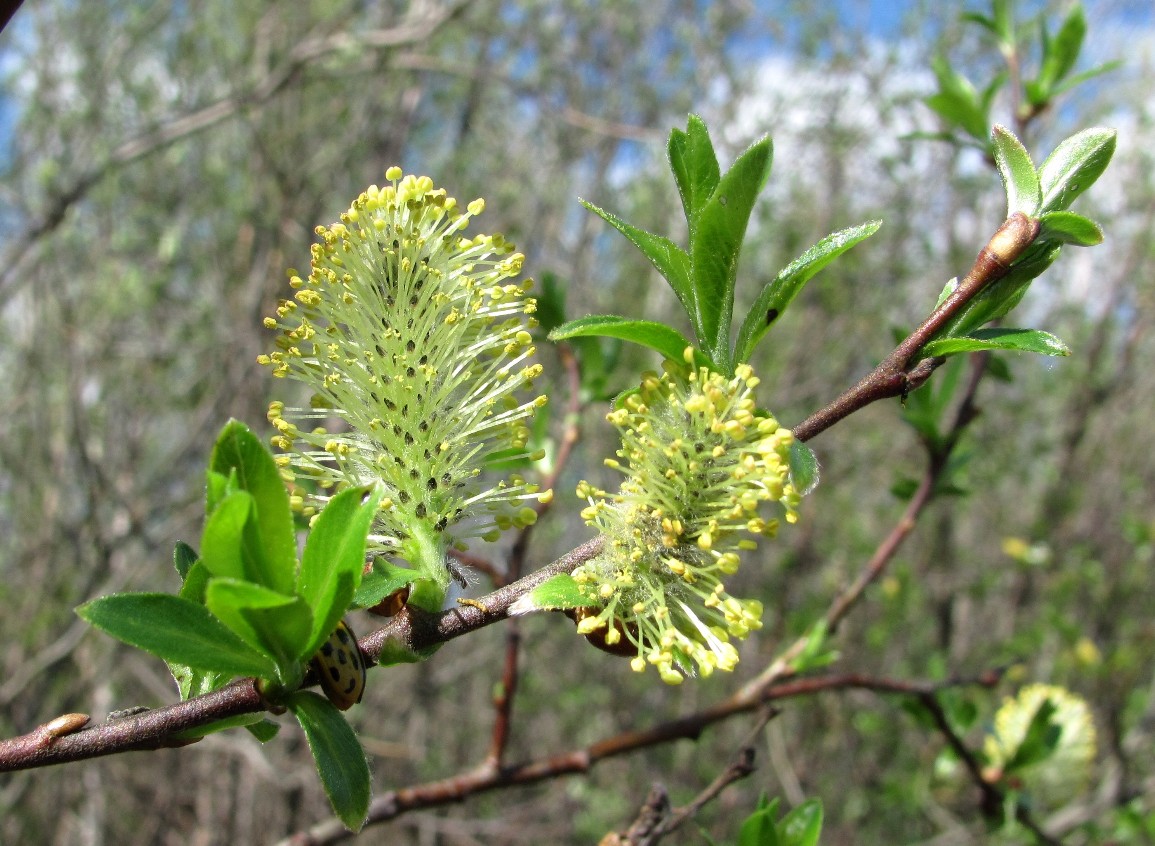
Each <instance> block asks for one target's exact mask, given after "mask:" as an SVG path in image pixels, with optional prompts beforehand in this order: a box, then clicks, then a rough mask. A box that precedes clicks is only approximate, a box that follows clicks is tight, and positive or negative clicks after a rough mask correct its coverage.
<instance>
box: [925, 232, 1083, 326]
mask: <svg viewBox="0 0 1155 846" xmlns="http://www.w3.org/2000/svg"><path fill="white" fill-rule="evenodd" d="M1061 250H1062V244H1057V243H1055V242H1053V241H1047V242H1040V241H1038V240H1037V239H1036V241H1035V242H1034V243H1033V244H1032V245H1031V246H1030V247H1028V248H1027V251H1026V252H1025V253H1024V254H1023V255H1022V256H1020V257H1019V259H1018V260H1017V261H1016V262H1015V263H1014V264H1013V265H1011V269H1010V272H1008V273H1007V275H1006V276H1004V277H1003V278H1002V279H999V280H998V281H997V282H995V283H993V284H991V285H988V286H987V287H986V288H985V289H984V290H982V291H980V292H979V294H978V296H976V297H975V298H974V299H973V300H971V301H970V302H969V303H967V305H966V307H965V308H964V309H963V310H962V311H961V312H960V313H959V314H958V315H957V316H955V317H954V318H952V319H951V320H949V321H948V322H947V324H946V325H945V326H944V327H943V328H942V329H941V330H939V332H938V333H937V336H936V338H933V339H932V341H933V340H937V339H938V338H950V337H960V336H964V335H968V334H970V333H971V332H973V331H974V330H976V329H978V328H980V327H982V326H983V325H984V324H987V323H990V322H991V321H992V320H998V319H999V318H1000V317H1002V316H1004V315H1005V314H1007V313H1008V312H1009V311H1010V310H1011V309H1012V308H1014V307H1015V306H1016V305H1018V304H1019V301H1020V300H1021V299H1022V298H1023V295H1024V294H1025V293H1026V292H1027V288H1029V287H1030V285H1031V281H1032V280H1034V278H1035V277H1036V276H1038V275H1039V274H1040V273H1042V272H1043V271H1044V270H1046V269H1047V268H1048V267H1050V266H1051V264H1052V263H1053V262H1054V261H1055V259H1056V258H1058V257H1059V252H1060V251H1061Z"/></svg>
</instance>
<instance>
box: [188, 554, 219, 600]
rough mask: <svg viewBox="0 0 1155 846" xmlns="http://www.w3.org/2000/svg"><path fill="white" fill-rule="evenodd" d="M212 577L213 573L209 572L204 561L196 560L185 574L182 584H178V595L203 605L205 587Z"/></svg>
mask: <svg viewBox="0 0 1155 846" xmlns="http://www.w3.org/2000/svg"><path fill="white" fill-rule="evenodd" d="M212 577H213V574H212V573H210V572H209V568H208V567H206V566H205V562H203V561H197V562H196V563H195V564H193V566H192V568H191V569H190V570H189V571H188V575H187V576H185V580H184V584H183V585H181V586H180V597H181V598H182V599H191V600H192V601H193V602H197V603H200V604H201V605H204V604H205V588H207V587H208V584H209V579H211V578H212Z"/></svg>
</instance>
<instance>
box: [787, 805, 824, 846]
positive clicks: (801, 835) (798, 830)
mask: <svg viewBox="0 0 1155 846" xmlns="http://www.w3.org/2000/svg"><path fill="white" fill-rule="evenodd" d="M821 834H822V803H821V802H819V801H818V800H817V799H809V800H807V801H806V802H803V803H802V804H801V805H799V806H798V807H797V808H795V809H794V810H792V811H791V812H790V813H788V814H787V815H786V816H784V817H783V818H782V821H781V822H780V823H778V842H779V843H781V844H782V846H817V843H818V837H819V835H821Z"/></svg>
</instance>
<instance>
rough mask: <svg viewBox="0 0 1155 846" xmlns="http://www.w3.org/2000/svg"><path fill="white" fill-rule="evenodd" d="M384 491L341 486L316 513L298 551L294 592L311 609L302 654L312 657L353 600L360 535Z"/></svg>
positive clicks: (361, 563)
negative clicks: (299, 555) (307, 636)
mask: <svg viewBox="0 0 1155 846" xmlns="http://www.w3.org/2000/svg"><path fill="white" fill-rule="evenodd" d="M383 496H384V489H383V488H380V487H374V488H368V489H366V488H346V489H345V490H343V491H341V492H340V493H338V494H337V495H336V496H334V497H333V498H332V499H331V500H329V504H328V505H326V506H325V508H324V510H323V511H322V512H321V513H320V514H319V515H318V516H317V520H316V522H314V523H313V528H312V529H311V530H310V531H309V537H308V539H307V540H306V541H305V550H304V552H303V553H302V554H301V576H300V579H299V581H298V583H297V593H298V594H299V595H300V596H301V597H302V598H303V599H304V600H305V602H307V603H308V605H309V607H310V608H311V609H312V623H313V626H312V630H311V632H310V635H309V641H308V646H306V647H305V649H304V653H303V654H305V655H312V654H313V653H314V652H316V651H317V650H318V649H320V647H321V644H322V643H323V642H324V641H325V638H327V637H328V636H329V633H330V632H332V631H333V629H334V628H336V626H337V621H338V620H340V619H341V617H343V616H344V614H345V611H346V610H348V608H349V603H350V602H352V601H353V594H354V593H355V592H356V590H357V587H358V586H359V585H360V584H361V573H362V571H363V570H364V568H365V538H366V536H367V535H368V534H369V526H370V525H371V523H372V522H373V517H374V516H376V514H377V507H378V506H379V505H380V504H381V498H382V497H383Z"/></svg>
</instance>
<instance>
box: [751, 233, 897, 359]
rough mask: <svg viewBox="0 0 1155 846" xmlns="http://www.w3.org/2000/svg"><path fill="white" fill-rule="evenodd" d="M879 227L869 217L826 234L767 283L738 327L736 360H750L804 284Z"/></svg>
mask: <svg viewBox="0 0 1155 846" xmlns="http://www.w3.org/2000/svg"><path fill="white" fill-rule="evenodd" d="M880 226H882V221H881V220H872V221H870V222H868V223H863V224H861V225H859V226H851V227H850V228H848V229H843V230H841V231H839V232H834V233H832V234H830V235H827V236H826V237H825V238H823V239H822V240H821V241H819V242H818V243H817V244H815V245H814V246H813V247H811V248H810V249H808V250H807V251H806V252H804V253H803V254H802V255H800V256H799V257H798V258H796V259H794V261H792V262H790V264H788V265H786V267H784V268H783V269H782V270H781V271H779V273H778V275H777V276H776V277H774V279H773V280H772V281H771V282H768V283H766V285H764V286H763V287H762V290H761V291H760V292H759V293H758V297H757V299H755V300H754V304H753V305H752V306H751V307H750V311H749V313H748V314H747V315H746V319H745V320H743V321H742V326H741V328H740V329H739V330H738V342H737V345H736V353H735V356H734V358H735V361H738V362H744V361H749V360H750V357H751V356H752V355H753V353H754V348H755V347H756V346H757V345H758V342H759V341H760V340H761V339H762V336H763V335H765V334H766V333H767V332H768V331H769V330H770V327H771V326H772V325H774V323H775V322H776V321H777V320H778V318H779V317H781V316H782V313H783V312H784V311H786V307H787V306H789V305H790V303H791V302H793V300H794V298H795V297H796V296H798V293H799V292H800V291H801V290H802V288H803V286H804V285H805V284H806V283H807V282H809V281H810V280H811V279H813V278H814V277H815V276H816V275H818V273H819V271H821V270H822V269H823V268H825V267H826V265H828V264H830V262H832V261H834V260H835V259H836V258H838V257H839V256H840V255H842V254H843V253H845V252H846V251H847V250H849V249H850V248H851V247H853V246H854V245H855V244H857V243H859V242H860V241H864V240H866V239H867V238H869V237H870V236H871V235H873V234H874V233H875V232H877V231H878V228H879V227H880Z"/></svg>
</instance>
